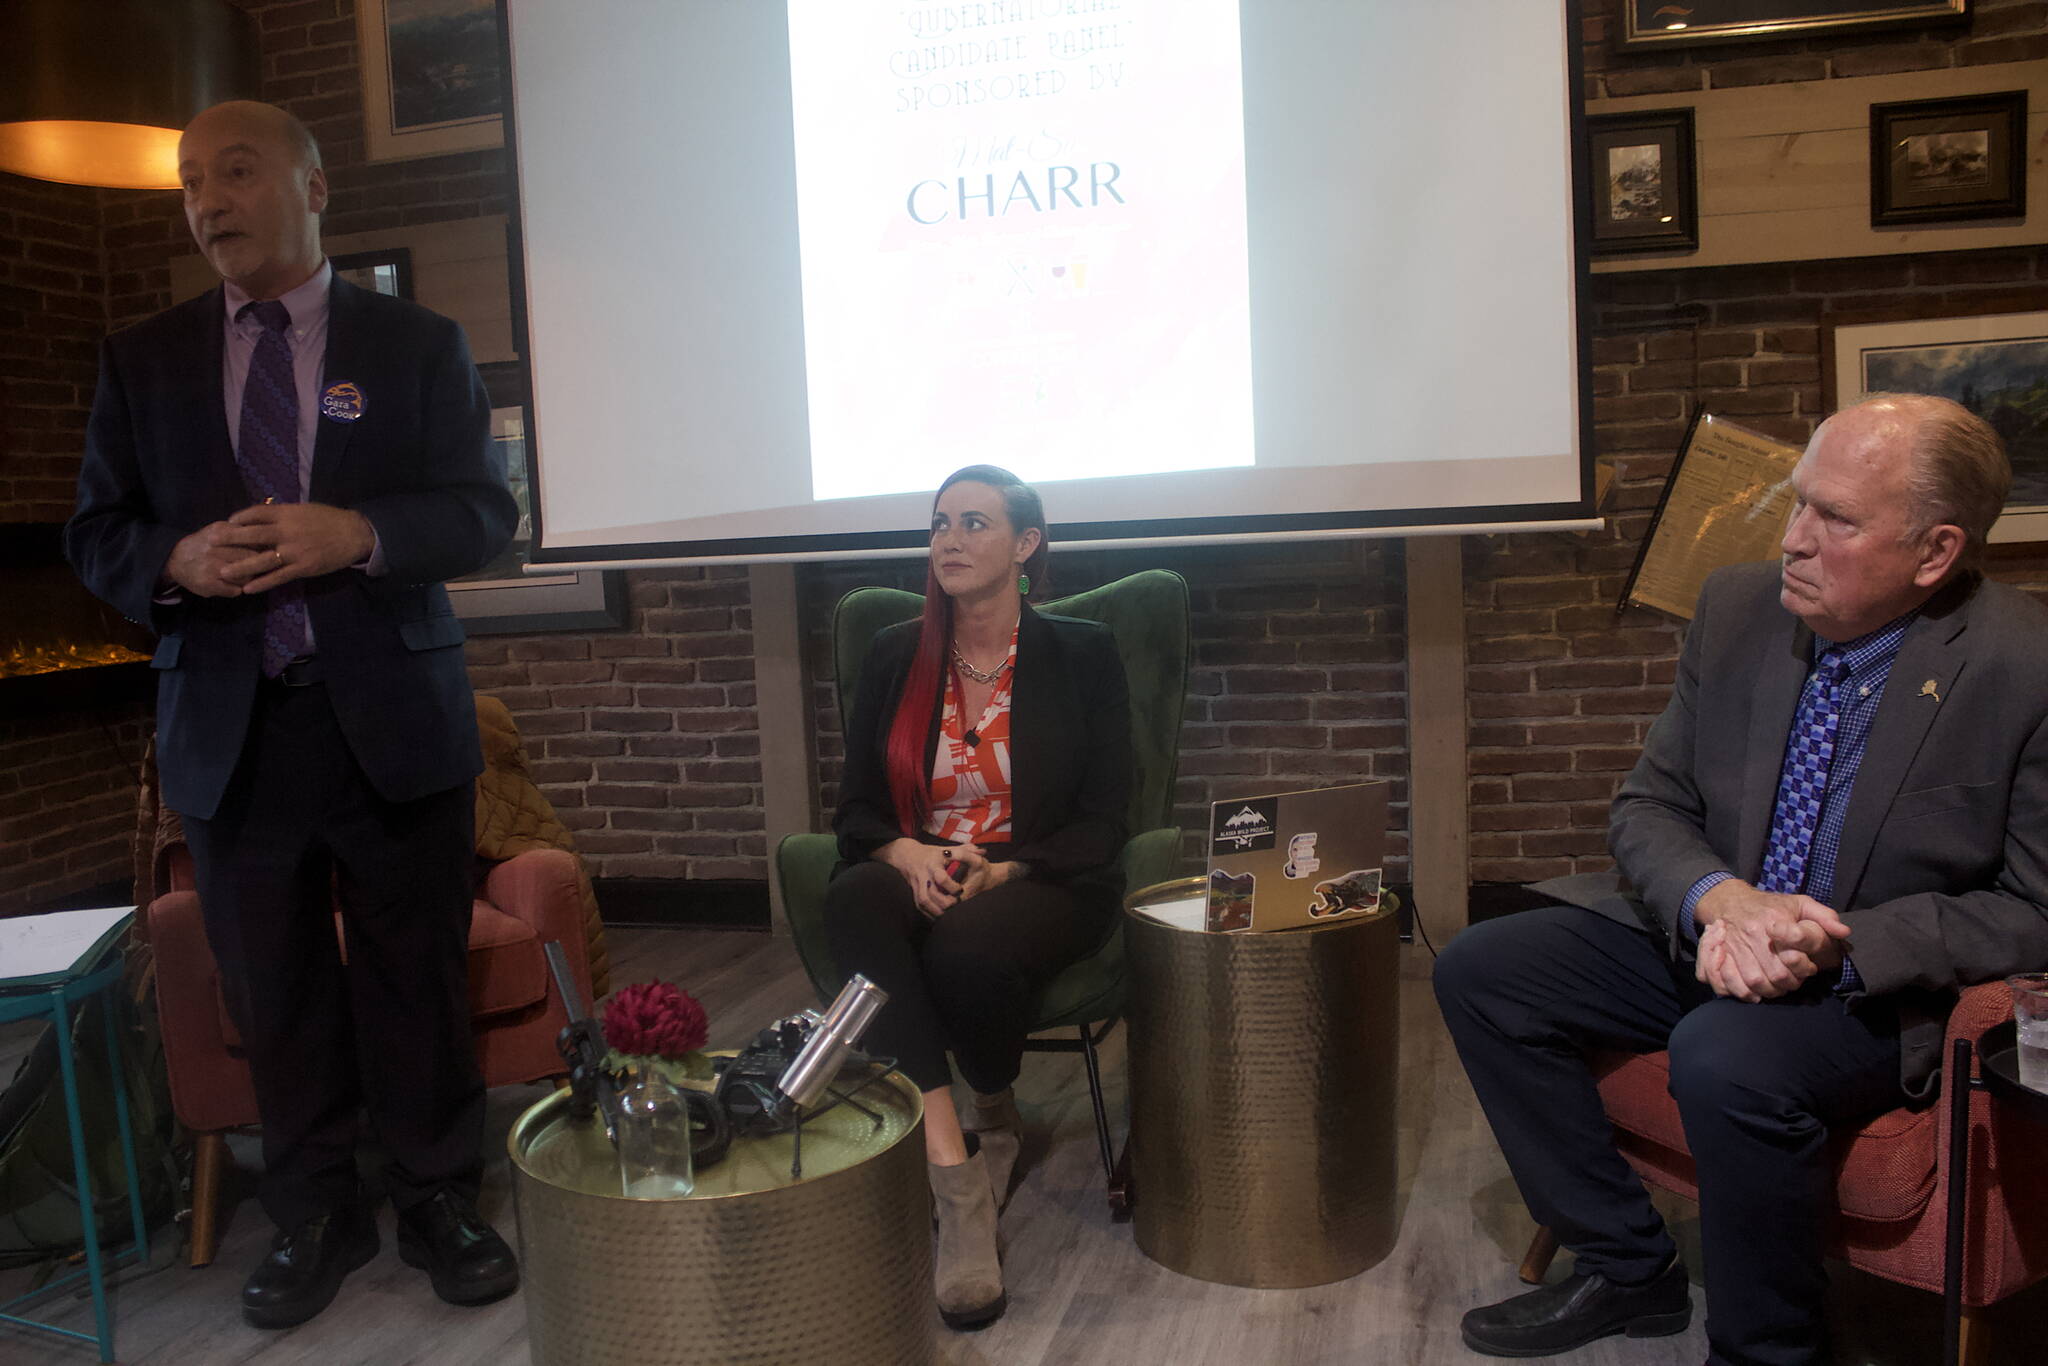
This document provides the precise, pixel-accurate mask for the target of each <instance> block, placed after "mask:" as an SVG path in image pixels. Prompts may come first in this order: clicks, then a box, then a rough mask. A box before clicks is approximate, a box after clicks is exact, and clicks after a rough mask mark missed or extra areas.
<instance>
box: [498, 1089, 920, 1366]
mask: <svg viewBox="0 0 2048 1366" xmlns="http://www.w3.org/2000/svg"><path fill="white" fill-rule="evenodd" d="M856 1099H858V1100H859V1101H860V1103H861V1104H863V1105H865V1106H866V1107H867V1108H868V1109H869V1110H872V1111H875V1112H877V1113H878V1114H880V1115H881V1117H882V1123H881V1124H880V1125H879V1126H876V1125H875V1124H873V1122H872V1121H870V1120H869V1119H868V1117H867V1116H866V1115H863V1114H862V1113H861V1112H860V1111H858V1110H856V1109H853V1108H852V1107H851V1106H847V1105H842V1106H839V1107H838V1108H837V1109H835V1110H833V1111H831V1112H830V1113H828V1114H826V1115H823V1116H821V1117H820V1118H819V1119H818V1120H816V1121H813V1122H811V1123H807V1124H806V1125H805V1126H804V1137H803V1173H804V1174H803V1179H802V1180H800V1181H791V1180H790V1175H789V1160H790V1138H789V1136H788V1135H786V1134H785V1135H780V1136H777V1137H775V1138H769V1139H743V1138H742V1139H734V1140H733V1145H732V1150H731V1152H730V1153H729V1154H727V1156H726V1158H725V1160H724V1161H722V1162H719V1163H717V1164H715V1165H713V1166H709V1167H705V1168H702V1169H700V1170H699V1171H698V1173H697V1188H696V1191H695V1193H693V1194H692V1195H690V1196H688V1197H687V1198H684V1199H677V1200H642V1199H628V1198H626V1197H625V1196H623V1195H621V1194H620V1193H619V1169H618V1159H617V1157H616V1155H615V1153H614V1152H613V1149H612V1146H611V1143H610V1141H609V1140H607V1139H606V1138H605V1135H604V1127H603V1125H602V1124H601V1123H599V1122H598V1121H597V1120H595V1119H593V1120H591V1121H589V1122H588V1123H578V1122H577V1121H575V1120H574V1119H572V1118H570V1116H569V1093H568V1092H566V1091H558V1092H556V1093H555V1094H554V1095H552V1096H549V1097H548V1098H547V1099H546V1100H543V1101H541V1102H540V1103H539V1104H538V1105H535V1106H534V1107H533V1108H531V1109H530V1110H528V1111H527V1112H526V1113H525V1114H523V1115H521V1116H520V1117H519V1120H518V1122H517V1123H516V1124H514V1125H513V1126H512V1134H511V1138H510V1140H509V1142H510V1146H511V1150H512V1172H513V1177H512V1181H513V1197H514V1201H515V1205H516V1208H517V1210H518V1215H519V1242H520V1256H521V1262H522V1265H523V1272H524V1285H525V1293H526V1320H527V1328H528V1333H529V1338H530V1341H531V1346H532V1353H533V1361H534V1366H610V1364H611V1363H631V1366H657V1364H658V1363H675V1364H676V1366H682V1363H692V1364H693V1366H694V1364H695V1363H704V1364H705V1366H711V1364H712V1363H717V1366H740V1363H761V1366H769V1364H770V1363H774V1364H775V1366H781V1363H785V1362H794V1361H830V1362H833V1363H835V1366H851V1363H872V1364H873V1366H901V1363H905V1362H930V1361H932V1360H933V1331H934V1329H933V1326H934V1324H935V1323H936V1322H937V1320H938V1315H937V1312H936V1309H935V1307H934V1305H933V1303H932V1268H931V1198H930V1194H929V1192H928V1189H927V1185H926V1177H925V1169H924V1142H923V1138H922V1135H921V1133H920V1131H919V1121H920V1119H921V1118H922V1113H923V1111H922V1106H921V1103H920V1100H919V1097H918V1094H917V1091H916V1089H915V1088H914V1087H912V1086H911V1085H910V1083H909V1082H907V1081H904V1080H903V1079H902V1078H901V1077H898V1076H894V1075H891V1076H889V1077H886V1078H884V1079H883V1080H882V1081H881V1082H880V1083H878V1084H876V1085H872V1086H869V1087H867V1088H866V1089H865V1090H863V1091H861V1093H860V1094H859V1096H858V1097H856Z"/></svg>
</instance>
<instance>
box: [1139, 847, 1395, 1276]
mask: <svg viewBox="0 0 2048 1366" xmlns="http://www.w3.org/2000/svg"><path fill="white" fill-rule="evenodd" d="M1205 886H1206V884H1205V883H1204V882H1203V880H1202V879H1200V878H1185V879H1181V880H1180V881H1178V882H1172V883H1161V884H1159V885H1157V886H1155V887H1148V888H1145V889H1143V890H1141V891H1138V892H1135V893H1133V894H1132V895H1131V896H1130V898H1129V899H1128V901H1127V903H1126V907H1125V912H1124V933H1125V944H1126V949H1127V954H1128V960H1129V966H1130V983H1131V985H1130V1003H1129V1018H1130V1051H1131V1062H1130V1069H1131V1177H1132V1184H1133V1187H1134V1200H1135V1206H1136V1232H1137V1240H1138V1247H1139V1249H1140V1250H1142V1251H1143V1252H1144V1253H1145V1255H1146V1256H1148V1257H1150V1258H1152V1260H1153V1261H1155V1262H1158V1263H1159V1264H1160V1265H1162V1266H1165V1267H1168V1268H1170V1269H1172V1270H1174V1271H1178V1272H1181V1273H1182V1274H1184V1275H1188V1276H1193V1277H1196V1278H1198V1279H1201V1280H1205V1281H1218V1282H1221V1283H1223V1284H1226V1285H1244V1286H1256V1287H1262V1288H1282V1287H1292V1286H1307V1285H1323V1284H1326V1283H1328V1282H1331V1281H1339V1280H1344V1279H1346V1278H1347V1277H1350V1276H1355V1275H1357V1274H1358V1273H1359V1272H1361V1271H1363V1270H1365V1269H1366V1268H1367V1267H1369V1266H1371V1265H1373V1264H1374V1263H1375V1262H1377V1261H1378V1260H1379V1259H1380V1258H1382V1257H1384V1256H1385V1255H1386V1254H1387V1252H1388V1250H1389V1249H1390V1248H1391V1247H1392V1246H1393V1243H1394V1235H1395V1231H1396V1230H1395V1155H1396V1149H1397V1142H1398V1132H1399V1129H1398V1124H1397V1107H1396V1096H1397V1087H1398V1077H1399V1071H1400V1054H1401V1047H1400V1044H1401V1039H1400V1023H1401V1017H1400V997H1399V992H1398V989H1397V988H1398V975H1399V966H1400V965H1399V955H1398V949H1399V943H1400V933H1399V926H1398V922H1397V917H1396V916H1395V914H1394V912H1393V910H1392V909H1391V908H1390V907H1383V908H1382V909H1381V910H1379V911H1376V912H1374V913H1372V914H1370V915H1362V916H1357V917H1347V918H1345V919H1342V920H1338V921H1334V922H1332V923H1330V924H1327V925H1316V926H1310V927H1306V928H1302V929H1295V930H1280V931H1275V932H1271V933H1264V934H1209V933H1205V932H1202V931H1199V930H1184V929H1178V928H1175V927H1174V926H1171V925H1167V924H1163V923H1161V922H1160V921H1158V920H1155V919H1153V918H1152V917H1150V916H1148V915H1146V914H1144V913H1143V911H1142V909H1141V908H1142V907H1145V906H1149V905H1159V904H1162V903H1165V902H1169V901H1176V900H1185V899H1186V898H1188V897H1190V896H1200V895H1201V894H1202V893H1203V891H1204V888H1205Z"/></svg>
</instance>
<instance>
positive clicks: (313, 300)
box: [220, 261, 334, 499]
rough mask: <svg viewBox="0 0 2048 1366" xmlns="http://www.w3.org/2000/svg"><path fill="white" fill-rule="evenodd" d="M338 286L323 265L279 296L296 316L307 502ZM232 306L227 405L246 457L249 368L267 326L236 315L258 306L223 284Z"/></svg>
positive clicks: (292, 333) (302, 493)
mask: <svg viewBox="0 0 2048 1366" xmlns="http://www.w3.org/2000/svg"><path fill="white" fill-rule="evenodd" d="M333 284H334V267H333V266H330V265H328V264H327V262H325V261H322V262H321V263H320V269H318V270H316V271H314V272H313V274H312V277H311V278H309V279H308V280H307V281H306V283H304V284H302V285H300V286H299V287H298V288H297V289H295V290H293V291H291V292H290V293H289V294H283V295H280V296H278V302H279V303H281V304H283V305H284V310H285V312H287V313H289V314H291V315H292V325H291V328H290V330H289V331H288V332H287V333H286V336H287V337H288V339H289V340H290V342H291V348H292V378H293V379H294V380H296V381H297V388H298V391H299V497H300V498H302V499H303V498H305V497H306V495H307V491H308V490H309V489H311V487H312V484H313V436H314V431H315V428H317V427H318V425H319V422H320V369H321V367H322V366H323V365H325V364H326V362H327V294H328V291H329V289H330V288H331V287H332V286H333ZM221 295H222V297H223V298H224V300H225V301H226V304H227V310H228V316H227V326H226V327H225V328H224V329H222V332H223V338H224V340H225V346H224V348H223V354H222V356H221V361H222V364H221V367H220V382H221V399H222V401H223V402H224V403H226V404H227V417H228V440H229V441H230V442H231V443H232V444H233V446H234V448H235V454H236V455H240V454H241V453H242V390H243V389H244V388H245V387H247V385H248V383H249V362H250V360H252V359H253V358H254V357H255V355H256V342H257V340H258V339H259V338H261V337H262V336H263V324H262V323H259V322H257V321H256V320H255V319H254V318H247V319H244V320H242V321H240V322H237V321H236V320H235V315H236V314H237V313H239V312H241V311H242V309H243V308H244V307H246V306H247V305H249V304H251V303H254V302H255V300H254V299H253V298H252V297H251V296H250V295H248V294H245V293H244V292H243V291H241V290H239V289H237V288H235V286H234V285H233V284H232V283H229V282H227V281H223V282H222V283H221Z"/></svg>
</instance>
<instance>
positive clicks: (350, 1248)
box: [242, 1205, 377, 1328]
mask: <svg viewBox="0 0 2048 1366" xmlns="http://www.w3.org/2000/svg"><path fill="white" fill-rule="evenodd" d="M376 1255H377V1222H376V1220H375V1219H373V1218H372V1217H371V1216H370V1213H369V1211H368V1210H365V1209H363V1208H362V1207H361V1206H359V1205H354V1206H350V1207H348V1208H346V1209H340V1210H336V1211H335V1212H334V1213H332V1214H323V1215H321V1216H320V1217H319V1218H317V1219H308V1220H307V1221H306V1222H305V1223H303V1224H300V1225H299V1226H298V1227H297V1228H295V1229H290V1230H287V1231H285V1232H281V1233H279V1234H278V1235H277V1237H276V1238H275V1239H273V1240H272V1241H271V1244H270V1255H269V1256H268V1257H265V1258H264V1259H263V1261H262V1263H261V1264H260V1265H259V1266H257V1268H256V1269H255V1270H254V1271H252V1272H250V1273H249V1279H248V1280H247V1281H246V1282H244V1283H243V1285H242V1317H243V1319H244V1320H246V1321H247V1322H249V1323H251V1324H253V1325H254V1326H256V1327H258V1328H289V1327H291V1326H292V1325H293V1324H296V1323H304V1322H305V1321H306V1320H307V1319H310V1318H312V1317H313V1316H314V1315H315V1314H317V1313H319V1312H320V1311H321V1310H322V1309H325V1308H326V1307H327V1306H328V1305H330V1304H332V1303H333V1302H334V1292H335V1291H337V1290H339V1289H341V1282H342V1278H343V1277H345V1276H347V1275H348V1273H349V1272H351V1271H354V1270H355V1269H356V1268H357V1267H359V1266H361V1265H362V1264H363V1263H365V1262H367V1261H369V1260H370V1259H371V1258H372V1257H374V1256H376Z"/></svg>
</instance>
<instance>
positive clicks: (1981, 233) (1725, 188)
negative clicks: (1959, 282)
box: [1586, 61, 2048, 274]
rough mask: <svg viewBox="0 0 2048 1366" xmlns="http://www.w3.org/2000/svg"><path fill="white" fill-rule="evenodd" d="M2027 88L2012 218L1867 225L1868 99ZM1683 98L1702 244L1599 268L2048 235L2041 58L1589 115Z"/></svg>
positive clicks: (1964, 245) (1617, 103)
mask: <svg viewBox="0 0 2048 1366" xmlns="http://www.w3.org/2000/svg"><path fill="white" fill-rule="evenodd" d="M1994 90H2025V91H2026V92H2027V110H2028V118H2027V162H2028V164H2027V214H2026V217H2025V219H2024V220H2022V221H2018V222H2013V221H2003V220H1987V221H1984V222H1976V223H1956V224H1934V225H1927V226H1920V227H1915V228H1912V229H1909V230H1905V231H1882V232H1881V231H1878V230H1876V229H1874V228H1872V227H1871V226H1870V106H1871V105H1873V104H1882V103H1885V102H1888V101H1892V100H1927V99H1948V98H1953V97H1956V96H1961V95H1977V94H1984V93H1987V92H1990V91H1994ZM1682 107H1690V108H1691V109H1692V110H1693V111H1694V124H1695V135H1696V136H1697V138H1698V141H1699V148H1698V151H1699V158H1698V160H1699V180H1700V184H1699V202H1700V248H1699V250H1698V251H1694V252H1673V253H1663V252H1658V253H1645V254H1644V255H1641V256H1631V257H1620V258H1609V259H1606V260H1599V261H1595V262H1594V263H1593V269H1594V271H1595V272H1596V273H1599V274H1625V273H1631V272H1638V271H1650V270H1671V269H1674V268H1679V269H1687V268H1695V267H1703V266H1729V265H1751V264H1755V263H1758V262H1764V261H1811V260H1822V259H1828V258H1835V257H1856V256H1886V255H1893V254H1898V253H1903V252H1923V251H1958V250H1975V249H1978V248H1990V247H2010V246H2025V245H2032V244H2034V243H2038V242H2044V241H2048V61H2026V62H2007V63H2000V64H1996V65H1991V66H1975V67H1962V68H1955V69H1944V70H1937V71H1909V72H1900V73H1896V74H1892V75H1884V76H1861V77H1849V78H1838V79H1834V80H1825V81H1800V82H1796V83H1793V84H1788V85H1774V86H1762V87H1747V88H1738V89H1730V90H1719V89H1717V90H1700V91H1694V92H1690V93H1673V94H1655V95H1634V96H1629V97H1625V98H1619V99H1596V100H1589V101H1587V103H1586V112H1587V113H1588V114H1619V113H1634V112H1639V111H1641V110H1646V109H1676V108H1682Z"/></svg>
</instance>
